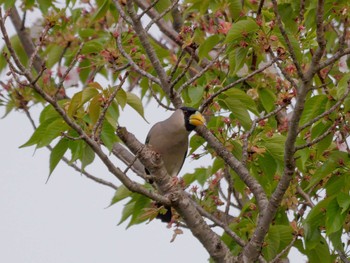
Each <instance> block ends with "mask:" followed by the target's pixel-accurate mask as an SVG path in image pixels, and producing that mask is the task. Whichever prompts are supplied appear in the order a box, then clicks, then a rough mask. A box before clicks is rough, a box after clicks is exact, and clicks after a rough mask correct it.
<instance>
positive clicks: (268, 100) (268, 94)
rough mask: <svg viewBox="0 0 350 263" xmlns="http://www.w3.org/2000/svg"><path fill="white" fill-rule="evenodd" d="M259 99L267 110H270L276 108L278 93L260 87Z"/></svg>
mask: <svg viewBox="0 0 350 263" xmlns="http://www.w3.org/2000/svg"><path fill="white" fill-rule="evenodd" d="M258 94H259V99H260V101H261V104H262V105H263V107H264V108H265V110H266V112H270V111H272V110H273V109H274V108H275V101H276V95H275V94H274V93H273V91H272V90H270V89H265V88H260V89H258Z"/></svg>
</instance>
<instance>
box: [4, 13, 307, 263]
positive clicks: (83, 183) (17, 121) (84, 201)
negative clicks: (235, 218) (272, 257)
mask: <svg viewBox="0 0 350 263" xmlns="http://www.w3.org/2000/svg"><path fill="white" fill-rule="evenodd" d="M27 17H28V16H27ZM30 18H32V19H35V16H34V17H33V16H31V17H30ZM0 46H3V42H2V39H0ZM2 77H3V75H2ZM145 110H146V119H147V120H148V121H149V122H150V124H147V123H146V122H145V121H144V120H143V119H142V118H141V117H140V116H139V115H137V114H136V113H135V112H134V111H133V110H132V109H130V108H128V109H126V110H125V112H124V113H123V114H122V115H123V117H122V118H121V124H122V125H124V126H126V127H128V129H129V130H130V131H131V132H133V133H135V135H136V136H137V138H138V139H139V140H141V141H144V139H145V137H146V134H147V132H148V130H149V128H150V127H151V124H154V123H155V122H157V121H159V120H163V119H164V118H166V117H167V116H169V115H170V114H171V113H170V112H166V111H165V110H164V109H162V108H158V107H156V106H155V105H147V106H146V107H145ZM39 112H40V108H39V107H36V108H35V110H34V117H36V120H37V116H38V114H39ZM3 114H4V108H3V107H0V116H3ZM32 132H33V130H32V127H31V125H30V123H29V121H28V119H27V118H26V116H25V115H24V114H23V113H19V112H12V113H10V115H9V116H7V117H6V118H5V119H0V145H1V147H0V167H1V172H0V173H1V174H0V262H8V263H24V262H25V263H56V262H57V263H77V262H84V263H96V262H103V263H112V262H113V263H116V262H130V263H138V262H146V263H147V262H152V263H163V262H166V263H178V262H184V263H186V262H207V259H208V254H207V252H206V250H205V249H204V248H203V247H202V245H201V244H200V243H199V241H197V239H196V238H194V237H193V236H192V234H191V233H190V232H189V231H188V230H184V234H183V235H180V236H178V237H177V238H176V240H175V242H173V243H170V240H171V238H172V235H173V230H172V229H168V228H167V227H166V224H164V223H161V222H159V221H152V222H150V223H149V224H142V225H137V226H133V227H131V228H129V229H127V230H126V229H125V228H126V225H127V223H124V224H122V225H119V226H117V223H118V222H119V220H120V218H121V212H122V208H123V204H122V203H118V204H116V205H114V206H112V207H109V208H106V207H107V206H108V205H109V203H110V200H111V198H112V196H113V194H114V192H113V190H112V189H110V188H107V187H105V186H101V185H99V184H97V183H95V182H92V181H90V180H88V179H86V178H85V177H83V176H81V175H80V174H79V173H77V172H76V171H74V170H73V169H72V168H70V167H68V166H67V165H65V164H64V163H60V164H59V165H58V166H57V168H56V170H55V171H54V173H53V174H52V176H51V179H50V180H49V182H48V183H47V184H46V183H45V182H46V179H47V176H48V173H49V151H48V150H47V149H46V148H42V149H39V150H36V151H34V147H29V148H22V149H19V148H18V147H19V146H20V145H21V144H23V143H24V142H26V141H27V140H28V139H29V137H30V135H31V134H32ZM198 166H200V163H199V162H196V161H191V160H189V159H187V160H186V163H185V166H184V168H183V170H182V171H181V174H184V173H186V172H189V171H192V170H193V169H194V168H195V167H198ZM87 170H88V171H90V172H91V173H92V174H94V175H97V176H101V177H103V178H105V179H108V180H111V181H113V182H114V183H116V184H119V182H118V181H117V180H116V179H115V178H114V177H113V176H111V175H110V174H109V172H108V171H107V170H106V168H105V167H104V166H103V165H102V164H101V162H100V161H99V160H98V159H97V158H96V159H95V162H94V164H93V165H92V166H89V167H88V168H87ZM293 261H294V260H291V262H293ZM294 262H301V261H300V258H299V260H295V261H294Z"/></svg>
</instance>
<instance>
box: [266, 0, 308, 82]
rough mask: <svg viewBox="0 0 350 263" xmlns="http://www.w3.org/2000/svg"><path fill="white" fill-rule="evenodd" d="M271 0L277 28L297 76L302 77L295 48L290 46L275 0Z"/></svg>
mask: <svg viewBox="0 0 350 263" xmlns="http://www.w3.org/2000/svg"><path fill="white" fill-rule="evenodd" d="M271 2H272V5H273V11H274V13H275V16H276V20H277V25H278V28H279V30H280V32H281V34H282V36H283V39H284V41H285V42H286V44H287V47H288V51H289V53H290V56H291V58H292V61H293V63H294V66H295V68H296V69H297V72H298V76H299V78H300V79H304V74H303V71H302V69H301V66H300V64H299V62H298V59H297V56H296V54H295V50H294V48H293V46H292V43H291V42H290V40H289V37H288V33H287V32H286V30H285V28H284V26H283V23H282V19H281V16H280V14H279V11H278V4H277V1H276V0H271Z"/></svg>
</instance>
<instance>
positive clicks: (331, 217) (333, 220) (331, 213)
mask: <svg viewBox="0 0 350 263" xmlns="http://www.w3.org/2000/svg"><path fill="white" fill-rule="evenodd" d="M341 211H342V209H341V207H340V206H339V205H338V202H337V199H336V198H335V199H333V200H332V201H331V202H330V203H329V204H328V206H327V209H326V232H327V235H330V234H333V233H335V232H337V231H339V230H340V229H342V227H343V224H344V222H345V218H346V216H347V214H342V213H341Z"/></svg>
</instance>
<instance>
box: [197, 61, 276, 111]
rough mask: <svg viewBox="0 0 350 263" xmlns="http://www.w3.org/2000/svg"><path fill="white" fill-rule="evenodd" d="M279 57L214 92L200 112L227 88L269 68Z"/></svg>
mask: <svg viewBox="0 0 350 263" xmlns="http://www.w3.org/2000/svg"><path fill="white" fill-rule="evenodd" d="M278 59H279V58H277V57H276V58H274V59H272V60H271V61H270V62H269V63H267V64H266V65H264V66H263V67H261V68H259V69H257V70H254V71H253V72H252V73H250V74H248V75H247V76H245V77H243V78H240V79H238V80H236V81H234V82H232V83H230V84H228V85H227V86H225V87H224V88H222V89H221V90H219V91H217V92H215V93H214V94H212V95H211V96H210V97H209V98H207V99H206V100H205V101H204V102H203V103H202V105H201V107H200V109H199V111H200V112H203V111H204V110H205V109H206V108H207V107H208V106H209V105H210V104H211V103H212V102H213V100H214V99H215V98H216V97H217V96H219V95H220V94H221V93H223V92H225V91H226V90H229V89H231V88H233V87H234V86H236V85H237V84H239V83H242V82H244V81H246V80H248V79H250V78H251V77H253V76H255V75H256V74H258V73H260V72H263V71H264V70H265V69H267V68H269V67H271V66H272V64H273V63H275V62H276V61H277V60H278Z"/></svg>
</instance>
